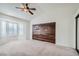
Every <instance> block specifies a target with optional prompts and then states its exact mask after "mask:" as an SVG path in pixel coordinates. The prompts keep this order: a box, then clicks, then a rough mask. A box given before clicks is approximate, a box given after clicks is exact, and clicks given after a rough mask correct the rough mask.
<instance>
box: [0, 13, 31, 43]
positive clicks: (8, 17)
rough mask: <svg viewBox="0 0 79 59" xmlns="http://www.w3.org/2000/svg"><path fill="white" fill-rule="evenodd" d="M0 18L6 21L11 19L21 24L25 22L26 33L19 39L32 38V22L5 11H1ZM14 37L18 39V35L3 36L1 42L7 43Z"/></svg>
mask: <svg viewBox="0 0 79 59" xmlns="http://www.w3.org/2000/svg"><path fill="white" fill-rule="evenodd" d="M0 20H6V21H10V22H15V23H19V24H23V25H24V30H23V31H24V32H23V33H24V34H23V36H19V37H18V38H19V39H23V40H25V39H30V38H29V36H30V22H29V21H25V20H23V19H20V18H17V17H13V16H9V15H6V14H3V13H0ZM14 39H17V37H16V38H15V37H7V38H6V37H3V38H2V39H1V38H0V44H4V43H7V42H9V41H12V40H14Z"/></svg>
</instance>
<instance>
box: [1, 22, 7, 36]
mask: <svg viewBox="0 0 79 59" xmlns="http://www.w3.org/2000/svg"><path fill="white" fill-rule="evenodd" d="M0 28H1V29H0V31H1V32H0V33H1V37H4V36H6V22H5V21H1V22H0Z"/></svg>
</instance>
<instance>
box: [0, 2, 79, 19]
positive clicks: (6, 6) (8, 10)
mask: <svg viewBox="0 0 79 59" xmlns="http://www.w3.org/2000/svg"><path fill="white" fill-rule="evenodd" d="M20 5H21V3H1V4H0V12H1V13H4V14H7V15H11V16H14V17H18V18H21V19H24V20H32V19H34V18H36V17H38V16H40V15H42V14H44V13H47V12H50V13H51V12H52V13H53V12H54V11H53V10H55V9H58V8H59V9H60V8H65V7H66V8H67V7H69V6H70V7H71V8H72V7H75V8H78V7H79V4H56V3H50V4H48V3H30V4H29V7H34V8H36V11H32V12H33V13H34V15H31V14H29V13H28V12H27V13H25V12H23V11H21V10H19V9H16V8H15V7H19V6H20ZM70 7H69V8H70ZM72 9H73V8H72ZM48 10H49V11H48ZM73 10H74V11H75V9H73ZM58 11H60V10H58Z"/></svg>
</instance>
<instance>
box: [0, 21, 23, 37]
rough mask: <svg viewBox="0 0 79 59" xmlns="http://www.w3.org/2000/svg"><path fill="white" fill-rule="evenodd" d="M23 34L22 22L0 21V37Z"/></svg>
mask: <svg viewBox="0 0 79 59" xmlns="http://www.w3.org/2000/svg"><path fill="white" fill-rule="evenodd" d="M19 35H23V24H18V23H14V22H9V21H3V20H1V21H0V37H5V36H19Z"/></svg>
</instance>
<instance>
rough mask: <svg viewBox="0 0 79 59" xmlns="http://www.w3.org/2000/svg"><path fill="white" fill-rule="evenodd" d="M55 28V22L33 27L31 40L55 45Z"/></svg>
mask: <svg viewBox="0 0 79 59" xmlns="http://www.w3.org/2000/svg"><path fill="white" fill-rule="evenodd" d="M55 26H56V23H55V22H53V23H45V24H35V25H33V27H32V28H33V29H32V32H33V34H32V38H33V39H35V40H41V41H46V42H51V43H55Z"/></svg>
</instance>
